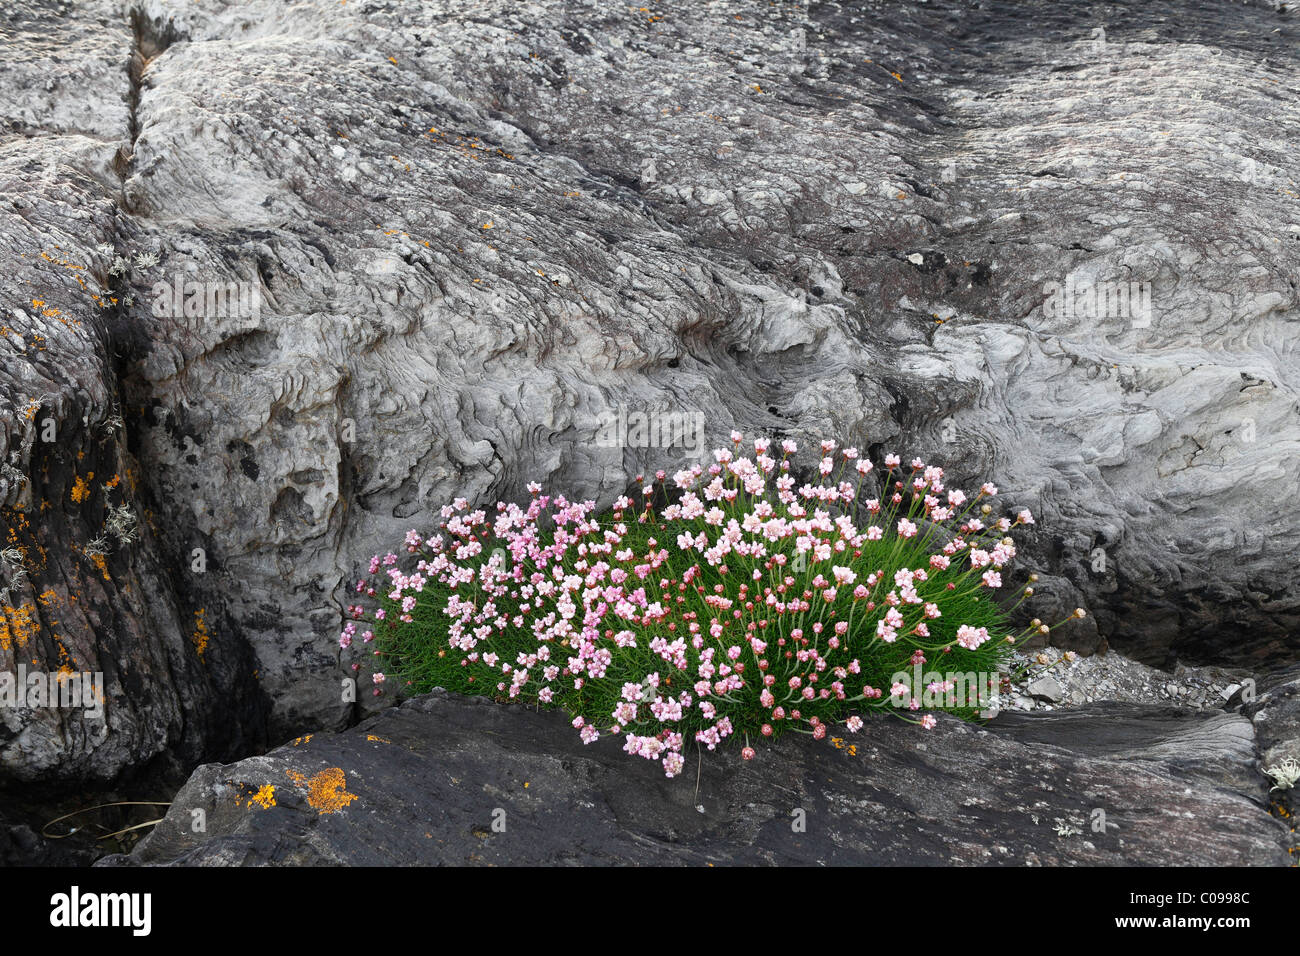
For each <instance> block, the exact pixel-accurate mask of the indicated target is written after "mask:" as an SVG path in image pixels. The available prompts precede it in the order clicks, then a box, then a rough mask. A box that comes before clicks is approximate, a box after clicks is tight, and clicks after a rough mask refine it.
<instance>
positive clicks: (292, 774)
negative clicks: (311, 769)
mask: <svg viewBox="0 0 1300 956" xmlns="http://www.w3.org/2000/svg"><path fill="white" fill-rule="evenodd" d="M284 775H285V776H286V777H288V778H289V779H290V780H292V781H293V782H294V783H295V784H298V785H301V784H302V782H303V781H304V780H306V779H307V775H306V774H303V773H300V772H299V771H297V770H286V771H285V772H284Z"/></svg>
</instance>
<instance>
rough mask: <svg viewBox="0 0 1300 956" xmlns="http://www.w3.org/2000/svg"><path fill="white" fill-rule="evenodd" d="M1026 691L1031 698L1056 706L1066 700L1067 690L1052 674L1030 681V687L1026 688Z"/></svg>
mask: <svg viewBox="0 0 1300 956" xmlns="http://www.w3.org/2000/svg"><path fill="white" fill-rule="evenodd" d="M1025 691H1026V692H1027V693H1028V694H1029V695H1030V696H1031V697H1036V698H1038V699H1039V700H1046V701H1051V702H1052V703H1054V704H1055V703H1060V702H1061V701H1062V700H1064V699H1065V688H1063V687H1062V686H1061V682H1060V681H1058V680H1057V679H1056V678H1055V677H1052V676H1051V675H1050V674H1049V675H1046V676H1044V677H1040V678H1038V679H1037V680H1034V681H1030V683H1029V684H1028V686H1026V687H1025Z"/></svg>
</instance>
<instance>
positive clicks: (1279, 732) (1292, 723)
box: [1241, 665, 1300, 767]
mask: <svg viewBox="0 0 1300 956" xmlns="http://www.w3.org/2000/svg"><path fill="white" fill-rule="evenodd" d="M1241 712H1242V714H1244V715H1245V716H1246V717H1249V718H1250V720H1251V723H1253V724H1254V726H1255V735H1256V738H1257V740H1258V746H1259V754H1260V766H1261V767H1273V766H1276V765H1277V764H1279V763H1281V762H1282V761H1283V760H1285V759H1287V758H1288V757H1289V758H1290V759H1292V760H1295V761H1300V665H1297V666H1295V667H1291V668H1287V669H1286V670H1283V671H1279V672H1277V673H1275V674H1273V675H1271V676H1270V677H1269V678H1266V679H1265V680H1264V681H1262V682H1261V683H1260V694H1259V695H1258V696H1257V697H1256V698H1255V700H1253V701H1250V702H1246V703H1244V704H1243V705H1242V708H1241Z"/></svg>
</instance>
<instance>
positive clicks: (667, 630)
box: [340, 435, 1081, 776]
mask: <svg viewBox="0 0 1300 956" xmlns="http://www.w3.org/2000/svg"><path fill="white" fill-rule="evenodd" d="M733 444H734V448H733V449H722V450H719V451H715V452H714V453H713V457H714V462H713V464H712V465H709V466H708V467H704V466H700V465H696V466H693V467H690V468H687V469H684V470H682V471H680V472H678V473H677V474H675V475H673V476H672V478H671V479H669V478H667V476H665V474H664V473H663V472H660V473H658V475H657V476H656V477H655V479H654V480H653V481H648V482H644V483H643V485H642V487H641V488H639V489H638V492H637V494H636V495H635V496H633V497H626V496H625V497H622V498H620V499H619V500H618V501H616V502H615V504H614V507H613V509H612V510H610V511H608V512H606V513H603V514H599V515H597V514H596V513H595V506H594V503H593V502H590V501H587V502H582V503H574V502H570V501H567V500H566V499H565V498H564V497H563V496H554V497H552V496H550V495H544V494H542V493H541V489H540V487H538V486H537V485H535V484H533V485H530V486H529V491H530V493H531V496H532V498H531V501H529V502H528V504H526V505H524V506H519V505H516V504H507V503H504V502H503V503H499V504H498V505H497V507H496V511H495V513H494V514H488V513H486V512H484V511H481V510H472V509H471V508H470V506H469V505H468V503H467V502H466V501H464V500H463V499H458V500H457V501H456V502H454V503H453V504H451V505H449V506H446V507H444V508H443V509H442V519H443V520H442V521H441V523H440V525H439V531H438V533H436V534H434V535H433V536H432V537H429V538H427V539H426V538H424V537H423V536H422V535H420V534H418V533H417V532H415V531H412V532H410V533H409V534H408V535H407V537H406V547H405V550H406V552H407V554H408V555H410V557H408V558H406V559H402V558H400V557H399V556H398V555H397V554H388V555H386V556H384V557H382V558H381V557H379V556H375V557H374V558H372V559H371V562H370V568H369V574H368V576H367V577H365V578H363V579H362V580H361V581H360V582H358V584H357V590H358V592H359V593H362V594H364V595H365V599H366V603H365V604H358V605H356V606H354V607H352V608H350V609H349V611H350V616H351V618H352V619H351V620H350V621H349V622H348V623H347V625H346V627H345V630H344V632H343V635H342V637H341V640H340V644H341V645H342V646H343V647H344V648H352V649H353V650H361V651H362V653H363V655H364V658H366V659H368V660H369V662H370V664H369V667H368V668H367V669H368V670H369V671H370V680H371V682H372V683H373V684H374V688H375V689H374V693H376V694H379V693H383V691H384V688H385V687H386V686H388V687H391V686H393V685H397V686H398V687H399V688H400V689H402V690H403V691H409V692H415V693H418V692H423V691H427V690H430V689H432V688H434V687H443V688H446V689H448V690H453V691H458V692H460V693H463V694H479V695H486V696H490V697H493V698H496V699H498V700H502V701H507V700H515V701H521V702H527V703H530V704H538V705H540V706H544V707H558V708H561V709H563V710H564V711H566V712H567V713H568V714H569V715H570V717H571V718H573V725H574V727H575V728H577V729H578V730H579V732H580V733H581V734H582V737H583V740H584V741H586V742H588V743H590V742H591V741H593V740H595V739H597V738H598V737H600V736H602V735H605V734H610V733H614V734H618V735H620V736H621V737H622V738H623V740H624V749H625V750H627V751H628V752H629V753H632V754H636V755H639V756H643V757H647V758H650V759H655V760H661V761H662V764H663V767H664V769H665V772H666V773H667V774H668V775H669V776H674V775H676V774H677V773H678V772H680V770H681V769H682V766H683V762H684V760H683V749H684V747H685V746H687V745H688V744H689V743H690V742H692V741H697V742H698V743H700V744H701V745H703V746H705V747H707V748H708V749H710V750H712V749H714V748H715V747H716V746H718V745H719V744H720V743H722V742H723V741H724V740H725V739H728V738H730V739H736V738H738V737H739V738H744V740H745V744H744V747H743V749H742V756H743V757H745V759H750V758H752V757H753V756H754V750H753V748H752V744H753V743H754V742H757V741H759V740H761V739H762V738H764V737H774V736H777V735H779V734H780V733H782V732H785V731H797V732H803V733H810V734H812V735H813V736H814V737H816V738H819V739H820V738H822V737H824V736H826V735H827V733H828V732H829V731H830V730H831V729H835V728H836V727H837V725H842V726H843V727H844V728H845V729H846V730H848V731H850V732H856V731H858V730H860V729H861V727H862V726H863V724H862V720H861V715H863V714H865V713H867V712H868V711H871V710H887V711H890V712H892V713H895V714H897V715H898V716H900V717H902V718H904V719H908V720H913V721H916V722H917V723H919V724H921V726H923V727H926V728H928V727H931V726H933V723H934V718H933V716H932V715H931V714H929V713H926V714H922V713H920V712H921V711H922V710H926V711H928V710H936V709H937V710H946V711H950V712H953V713H956V714H958V715H959V716H962V717H966V718H973V717H975V716H976V715H977V714H978V712H979V711H980V709H981V708H986V707H988V706H989V704H990V699H989V694H990V692H991V691H992V692H996V689H997V683H998V680H999V675H1000V674H1001V672H1002V671H1004V670H1005V669H1006V666H1007V663H1008V658H1009V655H1010V654H1011V652H1012V650H1013V649H1014V647H1015V646H1016V645H1017V643H1019V642H1020V641H1021V640H1022V639H1025V638H1027V637H1028V636H1029V635H1031V634H1033V633H1035V632H1043V633H1046V632H1047V631H1048V630H1050V628H1047V626H1046V625H1042V624H1041V623H1040V622H1038V621H1035V622H1033V624H1032V625H1031V627H1030V628H1028V629H1026V630H1024V631H1022V632H1020V634H1018V635H1016V634H1012V633H1011V631H1010V629H1009V625H1008V620H1009V610H1010V609H1009V608H1006V607H1004V606H1003V605H1001V604H1000V603H999V602H998V601H996V600H995V599H994V596H995V592H996V591H997V590H998V589H999V588H1000V587H1001V585H1002V582H1001V572H1002V568H1003V567H1004V566H1005V565H1006V564H1007V563H1009V562H1010V561H1011V559H1012V558H1014V556H1015V545H1014V543H1013V542H1012V539H1011V538H1010V537H1007V534H1006V533H1007V531H1008V530H1009V529H1010V528H1011V527H1013V526H1015V525H1020V524H1026V523H1032V521H1033V519H1032V517H1031V516H1030V515H1029V513H1028V512H1027V511H1022V512H1020V513H1019V515H1018V516H1016V517H1015V518H1014V519H1012V518H1001V517H999V518H995V517H993V516H992V515H993V509H992V505H991V501H992V500H993V498H994V497H995V496H996V494H997V489H996V488H994V487H993V486H992V485H989V484H986V485H984V486H982V488H981V489H980V490H979V492H977V493H975V494H973V495H971V496H967V495H965V494H964V493H963V492H961V491H949V490H947V489H945V488H944V486H943V471H942V469H940V468H935V467H929V466H926V465H925V464H924V463H923V462H920V461H913V462H912V463H911V466H910V469H909V468H907V467H905V466H902V465H901V463H900V462H899V460H898V458H897V456H893V455H889V456H886V457H885V459H884V464H883V466H882V467H881V468H880V469H878V470H877V469H875V468H874V467H873V465H872V464H871V463H870V462H868V461H866V460H865V459H863V458H861V457H860V456H859V455H858V453H857V451H856V450H855V449H852V448H846V449H843V450H841V451H838V452H837V450H836V444H835V443H834V442H823V443H822V455H821V459H820V461H819V463H818V474H820V475H821V476H822V477H821V480H820V483H819V484H816V485H813V484H809V483H804V484H802V485H797V483H796V481H795V479H794V478H793V477H792V475H791V462H792V457H791V456H792V455H793V454H794V453H795V452H796V448H795V446H794V443H793V442H783V443H782V447H781V450H782V455H781V457H780V458H779V459H777V458H774V457H772V456H771V455H769V454H768V452H769V450H770V443H769V442H767V441H765V440H763V439H759V440H758V441H756V442H754V446H753V447H754V452H753V455H752V457H751V456H747V455H745V454H743V453H742V450H741V449H742V445H741V439H740V436H738V435H733ZM832 475H833V476H834V477H833V478H832ZM638 481H639V482H640V481H641V480H640V479H638ZM872 495H874V497H868V496H872ZM412 563H414V567H413V568H411V564H412ZM403 566H405V567H406V568H408V570H405V571H404V570H401V568H402V567H403ZM1029 594H1032V589H1030V588H1026V589H1025V590H1024V592H1023V593H1022V595H1021V597H1020V599H1021V600H1023V599H1024V597H1026V596H1028V595H1029ZM1076 614H1081V612H1076ZM353 667H354V669H355V670H360V669H361V664H360V663H359V662H358V663H357V664H354V665H353ZM956 675H961V677H960V678H958V679H957V680H955V681H954V680H953V678H955V677H956ZM967 675H969V676H967ZM917 678H919V680H918V679H917ZM977 695H980V696H977Z"/></svg>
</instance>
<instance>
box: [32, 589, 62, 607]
mask: <svg viewBox="0 0 1300 956" xmlns="http://www.w3.org/2000/svg"><path fill="white" fill-rule="evenodd" d="M36 600H38V601H40V602H41V607H49V606H50V605H51V604H58V603H59V596H58V595H57V594H56V593H54V589H53V588H46V589H45V590H44V591H42V592H41V593H40V594H38V595H37V596H36Z"/></svg>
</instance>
